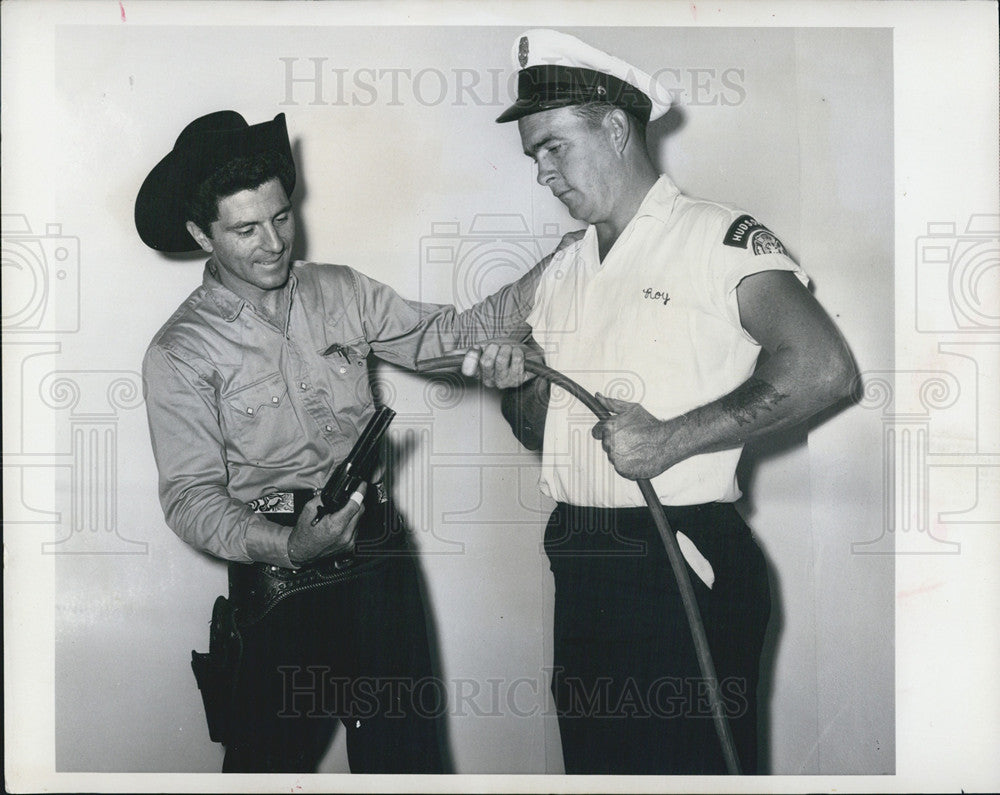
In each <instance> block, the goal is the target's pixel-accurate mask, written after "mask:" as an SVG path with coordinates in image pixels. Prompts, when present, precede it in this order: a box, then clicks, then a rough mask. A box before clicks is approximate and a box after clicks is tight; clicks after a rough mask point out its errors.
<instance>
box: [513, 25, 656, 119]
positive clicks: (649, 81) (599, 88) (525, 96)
mask: <svg viewBox="0 0 1000 795" xmlns="http://www.w3.org/2000/svg"><path fill="white" fill-rule="evenodd" d="M511 55H512V57H513V61H514V65H515V67H517V68H518V69H519V70H520V71H519V72H518V75H517V78H518V79H517V102H515V103H514V104H513V105H511V106H510V107H509V108H507V110H505V111H504V112H503V113H502V114H501V115H500V116H499V117H498V118H497V121H498V122H506V121H514V120H515V119H519V118H521V117H522V116H528V115H530V114H532V113H539V112H541V111H544V110H551V109H552V108H562V107H566V106H569V105H580V104H583V103H587V102H610V103H612V104H613V105H617V106H618V107H620V108H622V109H623V110H626V111H628V112H629V113H631V114H633V115H634V116H636V117H637V118H638V119H640V120H641V121H643V122H646V121H651V120H653V119H658V118H660V116H662V115H663V114H664V113H666V112H667V110H668V109H669V108H670V99H669V97H670V95H669V93H668V91H667V89H666V88H665V87H664V86H663V85H661V84H659V83H658V82H657V81H656V80H654V79H653V77H652V76H651V75H649V74H647V73H646V72H644V71H642V70H641V69H637V68H636V67H634V66H632V65H630V64H627V63H625V61H623V60H622V59H621V58H616V57H615V56H614V55H609V54H608V53H606V52H604V51H603V50H599V49H597V48H596V47H591V46H590V45H589V44H586V43H585V42H582V41H580V40H579V39H578V38H576V37H575V36H570V35H569V34H568V33H560V32H559V31H557V30H546V29H544V28H538V29H534V30H528V31H525V32H524V33H522V34H521V35H520V36H518V38H517V40H516V41H515V42H514V46H513V48H512V50H511Z"/></svg>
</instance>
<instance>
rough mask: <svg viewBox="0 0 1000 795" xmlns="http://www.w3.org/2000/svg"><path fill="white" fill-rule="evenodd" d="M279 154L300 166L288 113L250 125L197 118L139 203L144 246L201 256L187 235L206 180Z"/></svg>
mask: <svg viewBox="0 0 1000 795" xmlns="http://www.w3.org/2000/svg"><path fill="white" fill-rule="evenodd" d="M266 151H275V152H279V153H281V154H283V155H284V156H285V157H286V158H287V159H288V162H289V164H291V167H292V182H291V184H290V185H287V186H285V187H286V188H287V190H288V193H291V192H292V188H294V187H295V161H294V160H293V159H292V147H291V144H290V143H289V141H288V127H287V126H286V124H285V114H284V113H279V114H278V115H277V116H275V117H274V119H273V120H271V121H266V122H263V123H261V124H255V125H253V126H250V125H249V124H247V122H246V120H245V119H244V118H243V117H242V116H241V115H240V114H239V113H237V112H236V111H233V110H220V111H217V112H216V113H210V114H208V115H207V116H202V117H201V118H199V119H195V120H194V121H193V122H191V123H190V124H189V125H188V126H187V127H185V128H184V129H183V130H182V131H181V134H180V135H179V136H177V142H176V143H175V144H174V148H173V149H172V150H171V151H170V152H169V153H168V154H167V156H166V157H164V158H163V159H162V160H161V161H160V162H159V163H157V164H156V166H155V167H154V168H153V170H152V171H150V172H149V176H148V177H146V179H145V181H144V182H143V183H142V187H141V188H139V195H138V196H136V199H135V228H136V230H137V231H138V232H139V237H140V238H142V242H143V243H145V244H146V245H147V246H149V247H150V248H154V249H156V250H157V251H169V252H173V253H180V252H185V251H197V250H198V245H197V244H196V243H195V241H194V238H193V237H191V235H190V234H189V233H188V231H187V227H186V226H185V222H186V221H187V220H188V219H187V218H186V217H185V215H186V204H187V202H188V200H189V199H190V198H191V196H192V194H193V193H194V191H195V189H196V188H197V187H198V185H199V184H200V183H201V181H202V180H204V179H206V178H207V177H209V176H210V175H211V174H212V173H213V172H214V171H216V169H218V168H219V167H221V166H223V165H225V164H226V163H227V162H229V161H230V160H232V159H233V158H236V157H246V156H248V155H255V154H258V153H260V152H266Z"/></svg>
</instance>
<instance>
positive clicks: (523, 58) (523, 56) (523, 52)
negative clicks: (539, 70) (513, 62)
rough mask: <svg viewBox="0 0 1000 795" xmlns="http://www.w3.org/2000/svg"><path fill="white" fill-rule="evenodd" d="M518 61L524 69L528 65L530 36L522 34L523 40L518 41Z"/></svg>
mask: <svg viewBox="0 0 1000 795" xmlns="http://www.w3.org/2000/svg"><path fill="white" fill-rule="evenodd" d="M517 62H518V63H519V64H521V68H522V69H523V68H524V67H525V66H527V65H528V37H527V36H521V40H520V41H519V42H518V43H517Z"/></svg>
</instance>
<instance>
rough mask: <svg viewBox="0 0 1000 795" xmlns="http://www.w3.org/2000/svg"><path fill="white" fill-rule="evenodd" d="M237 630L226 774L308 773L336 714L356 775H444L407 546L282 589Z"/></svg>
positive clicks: (438, 696)
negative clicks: (335, 576) (333, 577)
mask: <svg viewBox="0 0 1000 795" xmlns="http://www.w3.org/2000/svg"><path fill="white" fill-rule="evenodd" d="M386 510H388V509H386ZM372 514H377V510H370V512H369V513H366V515H365V518H364V519H363V520H362V521H363V522H365V523H366V524H368V525H371V524H373V522H372V519H374V518H375V517H374V516H373V515H372ZM359 546H360V545H359ZM233 565H241V564H233ZM231 595H232V594H231ZM237 615H238V616H239V613H238V614H237ZM241 634H242V637H243V655H242V664H241V666H240V674H239V678H238V681H237V687H236V694H235V720H234V721H233V722H232V725H233V726H234V728H233V732H232V735H231V737H230V738H229V741H228V742H227V743H226V756H225V760H224V762H223V772H231V773H236V772H247V773H257V772H260V773H264V772H296V773H309V772H314V771H315V770H316V766H317V765H318V764H319V762H320V760H321V759H322V757H323V755H324V754H325V753H326V751H327V749H328V746H329V744H330V740H331V738H332V736H333V733H334V731H335V729H336V726H337V723H338V722H339V723H341V724H342V725H343V726H344V728H345V731H346V732H347V755H348V760H349V762H350V767H351V772H353V773H440V772H444V771H443V762H442V754H441V748H440V744H439V743H440V739H439V726H440V724H441V720H442V718H443V714H444V709H445V698H444V690H443V686H442V684H441V680H440V679H438V678H435V677H434V676H433V671H432V667H431V654H430V648H429V644H428V639H427V626H426V621H425V615H424V609H423V604H422V600H421V595H420V588H419V583H418V579H417V571H416V565H415V562H414V560H413V558H412V557H411V556H410V555H409V554H408V553H407V552H405V550H401V549H398V548H397V549H392V550H389V551H388V553H387V554H379V555H375V556H374V559H368V560H361V561H359V562H358V563H357V564H355V567H354V569H352V571H351V573H350V576H349V577H347V578H346V579H343V580H341V581H338V582H333V583H324V584H322V585H320V586H318V587H314V588H310V589H307V590H303V591H301V592H298V593H293V594H291V595H289V596H287V597H285V598H284V599H283V600H281V601H279V602H278V603H277V604H276V605H275V606H274V607H273V608H272V609H271V610H270V611H269V612H268V613H267V614H266V615H265V616H264V617H263V618H261V619H259V620H256V621H254V622H253V623H252V624H250V625H249V626H244V627H241Z"/></svg>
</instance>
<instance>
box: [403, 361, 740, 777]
mask: <svg viewBox="0 0 1000 795" xmlns="http://www.w3.org/2000/svg"><path fill="white" fill-rule="evenodd" d="M464 358H465V354H462V353H458V354H449V355H448V356H439V357H437V358H435V359H425V360H424V361H422V362H420V363H419V364H418V366H417V370H418V372H421V373H424V372H430V371H433V370H445V369H454V368H456V367H460V366H461V364H462V360H463V359H464ZM524 369H525V370H527V371H528V372H529V373H534V374H535V375H538V376H541V377H542V378H545V379H546V380H548V381H550V382H551V383H553V384H556V385H558V386H560V387H562V388H563V389H565V390H566V391H567V392H569V393H570V394H571V395H572V396H573V397H575V398H576V399H577V400H579V401H580V402H581V403H583V404H584V405H585V406H586V407H587V408H588V409H590V410H591V411H592V412H594V414H595V415H596V416H597V418H598V419H600V420H606V419H608V418H609V417H610V416H611V413H610V412H609V411H608V410H607V409H606V408H604V406H602V405H601V404H600V403H599V402H598V400H597V398H595V397H594V396H593V395H591V394H590V393H589V392H588V391H587V390H585V389H584V388H583V387H582V386H580V385H579V384H578V383H576V382H575V381H572V380H570V379H569V378H567V377H566V376H564V375H563V374H562V373H560V372H558V371H557V370H553V369H552V368H551V367H546V366H545V365H544V364H542V363H541V362H539V361H537V360H536V359H531V358H528V357H525V360H524ZM636 483H638V484H639V491H641V492H642V496H643V498H644V499H645V500H646V505H647V506H648V507H649V512H650V514H651V515H652V517H653V521H654V522H655V523H656V529H657V530H658V531H659V533H660V538H661V539H663V546H664V547H665V548H666V550H667V558H668V559H669V560H670V568H671V569H673V572H674V577H675V578H676V580H677V587H678V589H679V590H680V593H681V601H682V602H683V603H684V613H685V615H686V616H687V621H688V626H689V627H690V628H691V639H692V640H693V641H694V651H695V655H696V656H697V658H698V667H699V668H700V669H701V675H702V678H703V679H704V680H705V681H706V683H707V684H708V698H709V703H710V705H711V708H712V720H713V722H714V723H715V733H716V734H717V735H718V736H719V743H720V744H721V745H722V755H723V756H724V757H725V760H726V770H727V771H728V773H729V774H730V775H733V776H738V775H739V774H740V760H739V756H738V755H737V753H736V745H735V743H734V742H733V735H732V732H731V731H730V730H729V722H728V721H727V720H726V713H725V712H724V710H723V706H722V696H721V694H720V691H719V677H718V676H717V675H716V673H715V663H714V662H713V661H712V652H711V651H710V650H709V648H708V638H707V637H706V636H705V624H704V623H703V622H702V620H701V613H699V612H698V602H697V600H696V598H695V595H694V587H693V586H692V585H691V578H690V577H688V573H687V569H686V568H684V556H683V554H682V553H681V548H680V547H679V546H678V545H677V538H676V537H675V535H674V533H673V531H672V530H671V528H670V523H669V522H668V521H667V517H666V515H665V514H664V513H663V506H662V505H660V500H659V499H658V498H657V496H656V492H654V491H653V484H652V483H650V482H649V481H648V480H645V479H642V480H637V481H636Z"/></svg>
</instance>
